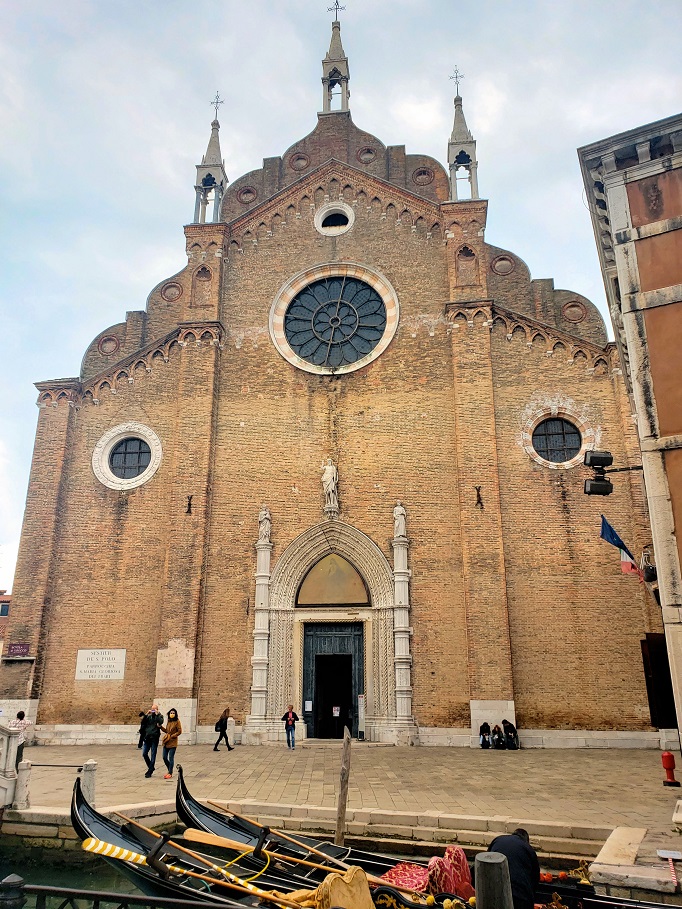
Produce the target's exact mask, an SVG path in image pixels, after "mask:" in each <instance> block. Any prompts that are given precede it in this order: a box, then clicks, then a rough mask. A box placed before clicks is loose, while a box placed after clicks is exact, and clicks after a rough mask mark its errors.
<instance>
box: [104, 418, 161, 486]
mask: <svg viewBox="0 0 682 909" xmlns="http://www.w3.org/2000/svg"><path fill="white" fill-rule="evenodd" d="M161 456H162V451H161V440H160V439H159V437H158V436H157V434H156V433H155V432H154V430H153V429H151V428H150V427H149V426H145V425H144V423H137V422H134V421H132V420H131V421H130V422H129V423H121V424H119V425H118V426H114V427H112V428H111V429H109V430H108V431H107V432H105V433H104V435H103V436H102V438H101V439H100V440H99V442H97V444H96V445H95V448H94V450H93V452H92V469H93V472H94V474H95V476H96V477H97V479H98V480H99V481H100V483H102V484H103V485H104V486H108V488H109V489H118V490H127V489H135V487H137V486H142V484H143V483H147V482H148V481H149V480H151V478H152V477H153V476H154V474H155V473H156V471H157V470H158V469H159V465H160V464H161Z"/></svg>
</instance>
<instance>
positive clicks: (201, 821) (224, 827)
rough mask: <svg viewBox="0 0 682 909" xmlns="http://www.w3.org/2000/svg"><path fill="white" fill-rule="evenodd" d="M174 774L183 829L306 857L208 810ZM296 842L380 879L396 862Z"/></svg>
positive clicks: (254, 827)
mask: <svg viewBox="0 0 682 909" xmlns="http://www.w3.org/2000/svg"><path fill="white" fill-rule="evenodd" d="M177 771H178V782H177V787H176V791H175V810H176V811H177V815H178V819H179V821H180V822H181V823H182V824H184V825H185V826H186V827H194V828H195V829H196V830H205V831H206V832H207V833H215V834H216V835H217V836H222V837H226V838H227V839H231V840H236V841H238V842H240V843H244V844H245V845H249V846H257V845H258V843H259V842H260V844H261V845H264V840H265V837H267V840H268V842H269V844H270V845H269V846H268V848H274V849H276V851H277V852H279V853H282V854H283V856H286V855H292V856H300V857H305V855H306V854H307V853H306V852H305V850H304V849H299V848H297V847H296V846H294V845H293V844H292V843H289V842H287V841H285V840H283V839H281V838H279V837H278V836H277V832H276V831H274V830H272V831H270V830H268V828H266V827H261V826H259V825H258V824H253V823H251V822H250V821H248V820H246V819H245V818H239V817H236V816H235V815H233V814H222V813H221V812H219V811H215V810H214V809H213V808H208V807H207V806H206V805H204V804H202V803H201V802H200V801H199V800H198V799H195V798H194V796H193V795H192V794H191V793H190V791H189V789H188V788H187V784H186V783H185V778H184V775H183V772H182V767H181V766H178V767H177ZM264 831H265V837H264ZM296 839H297V840H298V841H299V842H300V843H302V844H304V845H305V846H313V847H314V848H315V849H318V850H319V851H320V852H324V853H325V855H328V856H329V857H330V858H336V859H341V861H343V862H345V863H346V864H347V865H359V866H360V868H362V869H364V870H365V871H366V872H367V873H368V874H373V875H374V876H375V877H381V875H382V874H384V873H385V872H386V871H388V870H389V869H390V868H393V867H394V866H395V865H396V863H397V862H398V861H399V859H396V858H394V857H393V856H390V855H384V854H382V853H380V852H368V851H366V850H363V849H355V848H352V847H348V846H345V847H344V846H335V845H334V844H333V843H330V842H327V841H326V840H319V839H315V838H313V837H310V836H298V835H297V836H296ZM415 864H420V865H424V864H425V863H423V862H415Z"/></svg>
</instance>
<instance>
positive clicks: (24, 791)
mask: <svg viewBox="0 0 682 909" xmlns="http://www.w3.org/2000/svg"><path fill="white" fill-rule="evenodd" d="M30 788H31V762H30V761H22V762H21V764H19V766H18V767H17V784H16V786H15V788H14V801H13V802H12V808H14V810H15V811H23V810H24V809H25V808H30V807H31V798H30V794H29V793H30ZM10 877H11V875H10Z"/></svg>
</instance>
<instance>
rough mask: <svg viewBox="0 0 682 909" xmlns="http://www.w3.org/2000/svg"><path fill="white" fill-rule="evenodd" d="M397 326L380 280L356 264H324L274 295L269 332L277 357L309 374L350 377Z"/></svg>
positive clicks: (390, 294)
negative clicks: (277, 353)
mask: <svg viewBox="0 0 682 909" xmlns="http://www.w3.org/2000/svg"><path fill="white" fill-rule="evenodd" d="M397 325H398V299H397V297H396V294H395V291H394V290H393V288H392V287H391V286H390V284H389V283H388V281H386V279H385V278H382V277H381V276H379V275H378V274H377V273H376V272H373V271H371V270H370V269H367V268H363V267H362V266H360V265H348V264H344V265H338V264H334V265H323V266H318V267H317V268H312V269H310V270H309V271H307V272H304V273H303V274H301V275H297V277H296V278H294V279H293V280H292V281H290V282H289V283H288V284H286V285H285V286H284V287H283V288H282V290H281V291H280V292H279V293H278V295H277V297H276V298H275V301H274V303H273V306H272V310H271V312H270V333H271V336H272V339H273V341H274V343H275V346H276V347H277V349H278V350H279V352H280V353H281V354H282V356H283V357H284V358H285V359H286V360H288V361H289V362H290V363H293V364H294V365H295V366H298V367H299V368H301V369H305V370H306V371H308V372H318V373H339V372H341V373H342V372H351V371H352V370H354V369H359V368H360V367H362V366H365V365H366V364H367V363H369V362H371V361H372V360H374V359H375V358H376V357H378V356H379V354H380V353H382V352H383V351H384V350H385V349H386V347H387V346H388V344H389V343H390V341H391V339H392V338H393V335H394V334H395V331H396V328H397Z"/></svg>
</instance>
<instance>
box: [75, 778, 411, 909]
mask: <svg viewBox="0 0 682 909" xmlns="http://www.w3.org/2000/svg"><path fill="white" fill-rule="evenodd" d="M71 823H72V825H73V828H74V830H75V831H76V833H77V834H78V836H79V837H80V839H81V840H83V841H85V840H87V839H90V838H94V839H97V840H101V841H103V842H104V843H109V844H111V845H112V846H117V847H120V848H121V849H127V850H129V851H130V852H133V853H137V854H141V855H144V856H145V858H146V859H147V861H148V862H149V864H148V865H138V864H133V863H131V862H128V861H120V860H118V859H115V858H109V857H107V856H106V855H102V856H101V858H102V859H103V860H104V861H107V862H108V863H109V864H111V865H112V866H113V867H115V868H117V869H118V870H119V871H120V872H121V873H122V874H124V875H125V877H127V878H128V879H129V880H130V881H132V883H133V884H135V886H136V887H137V888H138V889H139V890H141V891H142V892H143V893H145V894H147V895H148V896H157V897H159V896H160V897H167V898H172V899H182V900H192V901H196V902H198V903H211V904H214V903H217V904H220V905H222V906H226V907H228V909H244V907H246V906H259V907H264V906H274V905H275V904H274V903H266V902H265V901H262V900H261V898H260V897H258V896H257V895H255V894H254V895H253V896H251V895H245V897H244V898H237V899H234V898H231V897H230V895H229V893H230V891H229V890H228V889H227V888H225V887H223V886H221V884H220V882H219V878H218V877H217V875H216V878H215V884H213V882H212V881H209V882H206V881H197V880H196V879H194V878H192V877H191V876H190V873H189V872H196V873H200V874H202V875H204V876H208V877H210V876H211V871H210V870H209V869H207V868H206V866H205V864H204V863H203V862H202V861H201V859H202V858H205V859H206V860H207V861H209V862H214V861H215V859H213V858H212V857H211V856H209V855H206V856H204V855H202V854H201V853H196V855H197V859H192V858H191V857H190V856H188V855H187V853H186V852H185V851H183V849H182V848H179V847H178V846H176V845H175V844H174V843H173V841H172V839H170V840H169V839H167V838H166V837H161V838H160V837H158V836H157V835H156V834H154V832H153V831H151V830H147V829H146V828H143V827H140V826H138V825H135V826H133V825H131V824H128V823H124V824H118V823H116V822H115V821H112V820H111V819H109V818H107V817H105V816H104V815H102V814H100V813H99V812H98V811H96V810H95V808H93V807H92V805H90V804H89V803H88V801H87V800H86V798H85V796H84V795H83V791H82V789H81V785H80V779H76V782H75V784H74V788H73V796H72V800H71ZM244 843H245V845H248V844H247V843H246V842H245V841H244ZM159 847H160V848H159ZM194 851H195V852H196V850H194ZM155 853H156V854H155ZM282 858H283V859H285V856H284V855H283V856H282ZM168 864H172V865H173V866H175V867H180V868H182V869H183V870H184V871H185V873H184V874H173V875H171V874H169V873H168V871H167V868H166V866H167V865H168ZM263 868H264V863H263V861H259V860H258V859H254V858H253V857H251V856H249V855H246V856H244V857H243V858H242V859H241V860H240V862H238V863H234V864H231V865H230V869H229V870H231V871H232V872H233V873H234V874H236V875H237V876H240V877H244V878H250V877H252V875H253V874H254V872H257V871H263ZM330 870H331V869H330ZM324 877H325V873H323V872H308V873H307V874H306V873H305V870H304V869H301V870H298V869H297V868H296V866H295V865H288V866H287V865H284V864H282V863H280V862H275V863H272V865H271V866H268V867H267V868H266V869H265V871H264V872H263V873H262V874H261V875H260V876H259V877H258V880H257V881H256V883H257V884H258V886H259V887H261V888H262V889H263V890H272V889H275V890H278V891H280V892H284V893H286V892H287V891H291V890H295V889H309V890H314V889H315V887H316V886H317V884H318V883H319V882H320V880H321V879H323V878H324ZM372 897H373V899H374V901H375V904H376V906H377V907H378V909H384V907H386V909H424V906H423V904H421V903H416V902H412V901H411V900H409V899H407V898H406V897H405V895H404V894H400V893H399V892H398V891H397V890H394V889H393V888H391V887H388V886H386V887H379V888H376V889H375V890H374V891H373V893H372Z"/></svg>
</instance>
